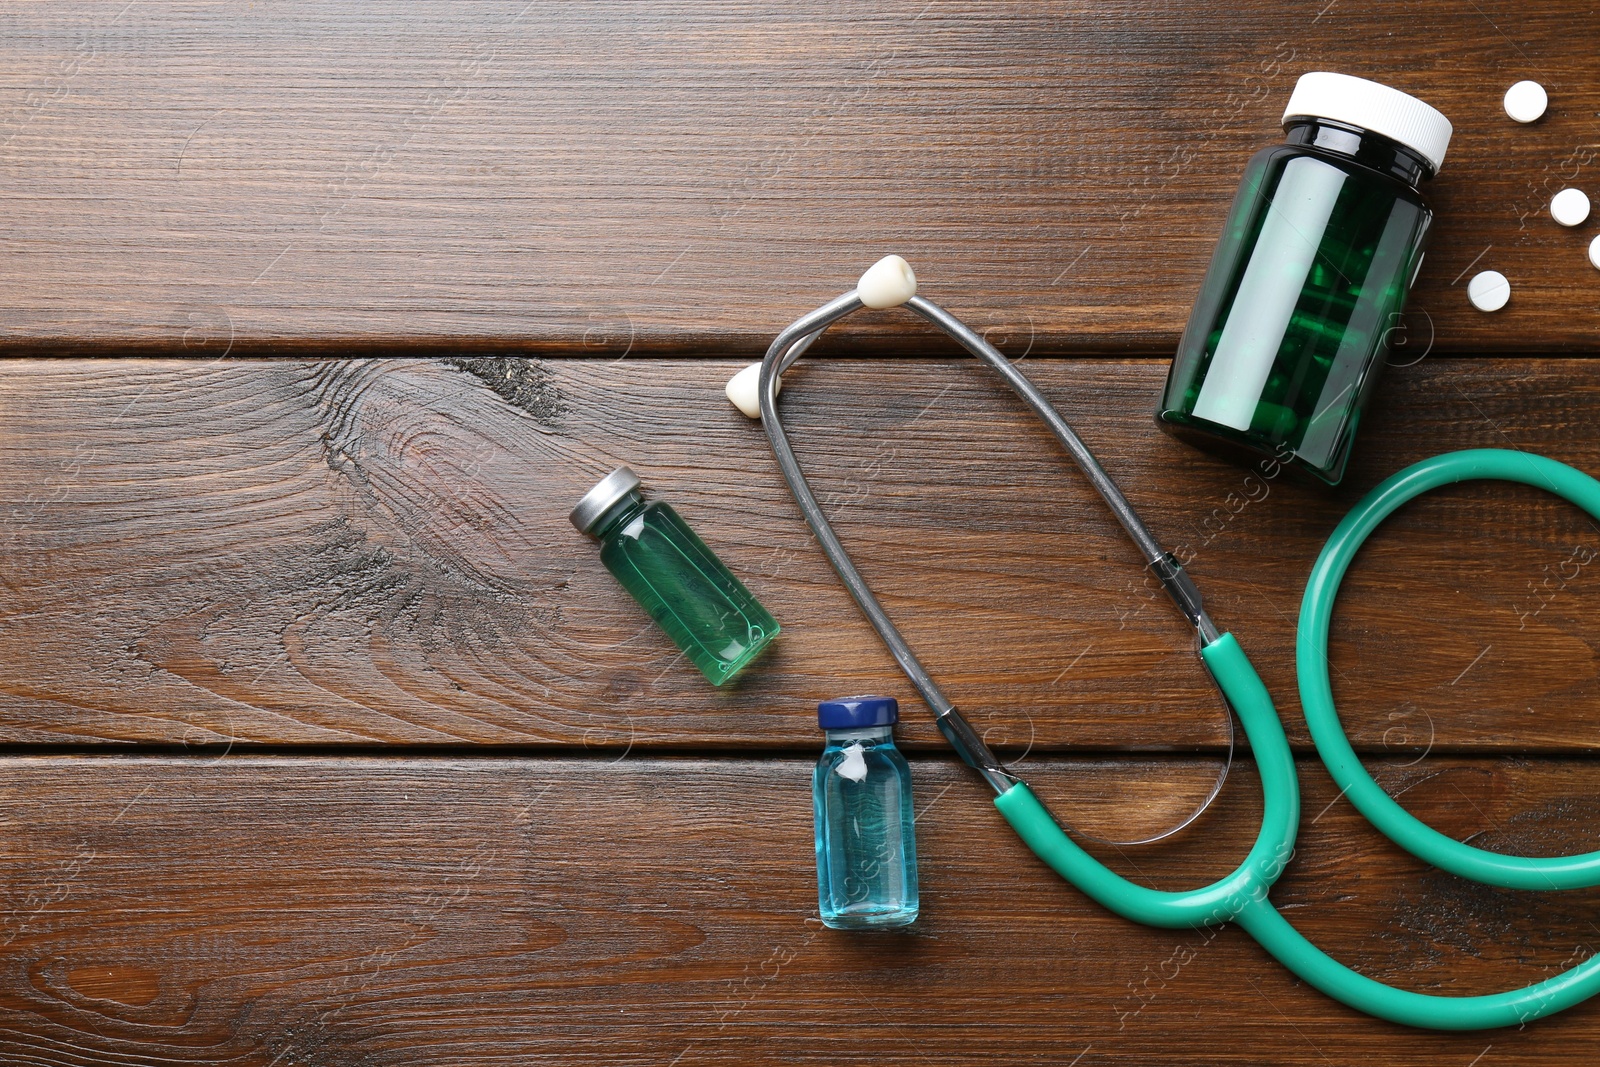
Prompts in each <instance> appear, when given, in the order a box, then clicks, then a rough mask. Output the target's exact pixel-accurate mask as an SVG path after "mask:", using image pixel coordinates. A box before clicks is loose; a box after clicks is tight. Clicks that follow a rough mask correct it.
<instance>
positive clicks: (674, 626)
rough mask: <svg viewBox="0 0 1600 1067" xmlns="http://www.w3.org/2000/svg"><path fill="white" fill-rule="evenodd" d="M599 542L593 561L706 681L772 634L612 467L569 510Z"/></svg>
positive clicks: (742, 592)
mask: <svg viewBox="0 0 1600 1067" xmlns="http://www.w3.org/2000/svg"><path fill="white" fill-rule="evenodd" d="M570 518H571V520H572V525H574V526H576V527H577V528H578V530H579V531H580V532H581V533H585V534H588V535H589V536H590V537H593V538H595V539H596V540H598V541H599V542H600V561H601V562H602V563H604V564H605V565H606V569H607V570H609V571H610V572H611V573H612V574H613V575H615V576H616V579H617V581H619V582H621V583H622V587H623V588H624V589H626V590H627V591H628V592H629V593H631V594H632V595H633V598H634V599H635V600H637V601H638V602H639V604H640V605H641V606H642V607H643V608H644V610H645V611H646V612H647V613H649V615H650V617H651V618H652V619H654V620H655V621H656V623H657V624H658V625H660V627H661V628H662V629H663V630H665V631H666V632H667V636H668V637H670V638H672V640H673V643H674V644H676V645H677V646H678V647H679V648H681V649H682V650H683V651H684V654H685V655H687V656H688V657H689V660H690V661H691V662H692V663H693V664H694V665H695V666H696V667H698V668H700V673H701V674H703V675H705V676H706V679H707V680H708V681H710V682H711V684H712V685H721V684H722V683H723V682H726V681H727V680H728V679H729V678H732V677H733V676H734V674H735V673H737V672H738V670H739V668H741V667H743V666H744V665H745V664H747V663H749V662H750V661H751V660H752V659H754V658H755V657H756V655H757V653H759V652H760V651H761V650H762V649H763V648H765V647H766V646H767V644H768V643H769V642H771V641H772V639H773V638H774V637H776V636H777V635H778V623H777V621H776V620H774V619H773V617H772V616H771V614H769V613H768V612H767V609H766V608H764V607H762V606H761V604H760V603H759V602H758V601H757V600H756V598H755V597H754V596H752V595H751V593H750V590H748V589H746V588H745V587H744V583H743V582H741V581H739V579H737V578H735V577H734V576H733V574H732V572H730V571H729V570H728V568H727V567H725V566H724V565H723V563H722V561H721V560H720V559H718V558H717V557H716V555H715V554H714V553H713V552H712V551H711V549H709V548H707V547H706V544H705V542H704V541H702V540H700V538H699V537H698V536H696V535H695V532H694V531H693V530H691V529H690V528H689V524H688V523H686V522H684V521H683V519H682V517H681V516H679V514H678V513H677V512H676V511H674V510H673V509H672V507H671V506H670V505H668V504H664V503H662V502H660V501H657V500H652V501H649V502H646V501H645V499H644V498H643V497H642V496H641V495H640V494H639V476H638V475H637V474H635V473H633V471H631V470H629V469H628V468H627V467H618V468H617V469H616V470H614V471H612V472H611V473H610V474H608V475H606V476H605V477H604V478H603V479H601V480H600V483H599V484H598V485H596V486H595V487H594V488H593V489H591V490H589V492H588V493H586V494H584V497H583V499H582V500H580V501H578V506H577V507H575V508H573V509H572V514H571V516H570Z"/></svg>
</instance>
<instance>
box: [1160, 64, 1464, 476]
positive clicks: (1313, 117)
mask: <svg viewBox="0 0 1600 1067" xmlns="http://www.w3.org/2000/svg"><path fill="white" fill-rule="evenodd" d="M1283 125H1284V129H1285V130H1286V132H1287V137H1286V139H1285V143H1283V144H1281V145H1277V146H1274V147H1272V148H1266V149H1263V150H1262V151H1260V152H1258V153H1256V155H1255V156H1254V158H1252V159H1251V160H1250V163H1249V165H1248V166H1247V167H1246V168H1245V173H1244V179H1243V181H1242V183H1241V185H1240V188H1239V192H1238V195H1237V196H1236V197H1235V198H1234V201H1233V208H1232V210H1231V211H1230V212H1229V214H1228V221H1227V224H1226V226H1225V227H1224V229H1223V234H1222V239H1221V241H1220V242H1219V243H1218V244H1217V248H1216V252H1215V253H1214V254H1213V256H1212V258H1211V266H1210V268H1209V269H1208V270H1207V271H1206V275H1205V280H1204V281H1203V282H1202V283H1201V287H1200V295H1199V298H1198V299H1197V300H1196V301H1195V304H1194V310H1193V311H1192V313H1191V314H1190V316H1189V324H1188V327H1187V328H1186V329H1185V330H1184V333H1183V339H1182V341H1180V342H1179V345H1178V352H1177V355H1176V356H1175V357H1174V358H1173V361H1172V366H1171V369H1170V370H1169V372H1168V374H1167V384H1166V389H1165V391H1164V392H1163V393H1162V397H1161V404H1160V407H1159V408H1158V410H1157V412H1156V419H1157V422H1158V423H1159V424H1160V426H1161V427H1162V428H1163V429H1165V430H1167V431H1168V432H1169V433H1172V434H1173V435H1174V436H1177V437H1179V438H1182V439H1184V440H1187V441H1190V442H1192V443H1194V444H1196V445H1199V446H1200V447H1202V448H1206V449H1208V450H1211V451H1215V452H1219V453H1221V454H1223V455H1226V456H1228V457H1230V458H1233V459H1236V460H1239V461H1242V462H1245V463H1251V464H1261V463H1263V462H1265V463H1271V464H1274V465H1278V464H1281V465H1282V466H1283V467H1285V468H1287V469H1289V470H1292V471H1298V472H1303V473H1305V474H1309V475H1311V476H1312V477H1314V478H1316V479H1318V480H1320V481H1322V482H1326V483H1328V484H1329V485H1337V484H1338V483H1339V480H1340V478H1342V477H1343V476H1344V470H1345V464H1346V463H1347V462H1348V461H1349V458H1350V445H1351V441H1352V440H1353V438H1354V437H1355V433H1356V427H1357V425H1358V423H1359V422H1360V419H1361V412H1362V409H1363V408H1364V407H1365V405H1366V403H1367V401H1368V399H1369V398H1370V396H1371V394H1372V389H1373V386H1374V385H1375V384H1376V382H1377V380H1378V378H1379V374H1380V372H1381V370H1382V368H1383V365H1384V362H1385V359H1386V357H1387V354H1388V351H1389V347H1390V345H1391V344H1394V343H1396V342H1397V340H1398V337H1399V335H1400V334H1401V331H1402V330H1403V327H1402V326H1401V324H1400V312H1401V310H1402V308H1403V307H1404V306H1405V300H1406V293H1407V291H1408V290H1409V289H1410V288H1411V283H1412V282H1413V281H1415V280H1416V275H1417V271H1418V269H1419V268H1420V267H1421V265H1422V257H1423V245H1424V242H1425V241H1426V239H1427V236H1428V228H1429V226H1430V224H1431V223H1432V221H1433V211H1432V209H1431V208H1430V207H1429V206H1428V203H1427V201H1426V200H1424V199H1423V196H1422V191H1421V185H1422V183H1423V182H1424V181H1426V180H1428V179H1430V178H1432V177H1433V175H1434V174H1435V173H1436V172H1437V171H1438V169H1439V166H1440V164H1441V163H1442V162H1443V161H1444V154H1445V149H1446V148H1447V147H1448V145H1449V143H1450V133H1451V128H1450V122H1449V120H1447V119H1446V118H1445V117H1444V116H1443V115H1441V114H1440V113H1439V112H1438V111H1436V110H1434V109H1433V108H1432V107H1429V106H1428V105H1427V104H1425V103H1423V102H1422V101H1421V100H1418V99H1416V98H1415V97H1411V96H1408V95H1406V94H1405V93H1402V92H1400V91H1399V90H1396V89H1391V88H1389V87H1388V86H1385V85H1379V84H1378V83H1377V82H1371V81H1367V80H1365V79H1362V78H1353V77H1350V76H1348V75H1344V74H1331V73H1327V72H1314V73H1311V74H1306V75H1303V76H1302V77H1301V78H1300V80H1299V82H1298V83H1297V84H1296V85H1295V88H1294V92H1293V93H1291V94H1290V96H1289V104H1288V107H1287V108H1285V109H1284V113H1283ZM1276 470H1277V468H1276V466H1274V468H1273V470H1272V473H1276Z"/></svg>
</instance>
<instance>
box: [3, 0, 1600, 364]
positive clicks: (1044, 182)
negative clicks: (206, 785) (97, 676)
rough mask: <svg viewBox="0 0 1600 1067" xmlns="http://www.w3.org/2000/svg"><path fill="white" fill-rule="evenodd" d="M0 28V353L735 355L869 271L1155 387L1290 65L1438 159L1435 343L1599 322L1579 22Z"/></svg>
mask: <svg viewBox="0 0 1600 1067" xmlns="http://www.w3.org/2000/svg"><path fill="white" fill-rule="evenodd" d="M0 30H3V33H4V38H3V39H4V63H3V64H0V195H3V196H4V202H5V206H6V223H7V225H6V227H5V233H4V235H3V238H0V242H3V243H0V248H3V250H4V253H5V254H4V255H3V256H0V291H3V292H4V293H5V294H6V299H5V301H4V304H5V309H4V312H3V314H0V344H3V345H5V346H10V347H12V348H25V347H30V346H33V347H45V348H50V349H63V348H66V349H77V348H80V347H81V346H83V345H91V346H94V347H97V348H101V349H108V348H117V349H121V350H124V351H125V350H126V348H127V346H129V345H135V344H137V345H146V346H153V347H158V348H160V349H162V350H165V351H168V352H172V351H185V352H189V353H192V354H215V353H217V352H222V351H228V350H230V349H236V350H256V351H260V350H263V349H267V348H272V349H281V348H283V347H285V346H294V347H309V348H319V349H326V348H328V347H329V346H335V347H341V348H342V347H344V346H347V345H349V344H355V343H358V344H376V345H383V344H393V343H404V344H407V345H435V346H444V347H446V348H449V349H452V350H455V349H460V348H461V347H462V346H471V345H479V346H490V347H492V346H496V345H502V344H514V345H516V346H518V347H520V348H524V349H534V350H549V351H559V352H563V353H565V352H569V351H572V350H573V349H574V347H576V348H578V349H580V350H583V351H589V352H594V353H606V354H611V355H619V354H621V353H623V352H626V351H634V352H644V351H657V352H660V351H677V352H685V351H692V352H695V353H702V352H721V353H730V354H732V353H749V352H753V351H755V350H756V349H758V348H759V347H761V346H763V345H765V343H766V339H767V338H769V337H770V336H771V334H772V333H773V332H774V331H776V330H777V329H778V328H779V327H780V326H782V325H783V324H785V323H787V322H789V321H790V320H791V319H792V318H794V317H795V315H796V314H797V313H798V312H799V311H801V310H806V309H809V308H811V307H813V306H815V305H817V304H819V303H821V302H822V300H823V299H825V298H827V297H830V296H832V295H834V294H836V293H838V292H841V291H843V290H844V289H847V288H849V286H850V285H851V284H852V282H853V280H854V279H855V277H856V276H857V275H858V274H859V273H860V272H861V270H862V269H863V268H864V267H865V266H866V265H867V264H869V263H871V262H872V261H873V260H875V259H877V258H878V257H879V256H881V255H882V254H884V253H885V252H887V251H898V252H901V253H903V254H905V255H907V256H909V257H910V258H911V260H912V262H913V263H914V264H915V265H916V266H917V267H918V268H919V270H920V272H921V273H922V275H923V277H924V280H925V288H926V292H927V295H929V296H931V297H933V298H934V299H936V300H940V301H942V302H945V303H947V304H948V305H949V306H950V307H951V308H952V309H954V310H956V311H958V312H960V313H962V314H964V315H967V316H969V317H970V318H972V319H973V320H975V321H978V322H986V321H988V319H989V317H991V316H992V317H993V319H994V321H995V322H1003V323H1005V324H1007V325H1014V324H1017V323H1025V324H1026V328H1027V334H1026V337H1027V342H1026V344H1031V345H1032V349H1033V351H1035V352H1039V353H1045V352H1069V351H1071V352H1077V351H1089V352H1108V351H1113V350H1114V351H1117V352H1125V351H1140V352H1146V353H1162V354H1164V353H1166V352H1169V351H1170V350H1171V349H1172V347H1173V345H1174V343H1175V342H1176V339H1177V336H1178V334H1179V332H1180V331H1181V329H1182V327H1183V323H1184V319H1185V317H1186V315H1187V311H1188V307H1189V304H1190V302H1191V301H1192V300H1193V297H1194V294H1195V292H1196V291H1197V289H1198V287H1199V282H1200V276H1201V274H1202V272H1203V271H1204V269H1205V266H1206V263H1207V261H1208V258H1209V256H1210V251H1211V247H1212V244H1213V242H1214V240H1215V238H1216V236H1217V234H1218V233H1219V232H1220V230H1221V226H1222V220H1223V217H1224V214H1225V213H1226V210H1227V205H1228V202H1229V200H1230V198H1231V197H1232V195H1233V192H1234V189H1235V188H1236V186H1237V183H1238V178H1239V175H1240V173H1241V171H1242V169H1243V167H1244V164H1245V161H1246V160H1247V159H1248V158H1249V157H1250V155H1251V153H1253V152H1255V151H1256V150H1257V149H1259V148H1262V147H1265V146H1267V145H1269V144H1273V143H1275V142H1277V141H1278V140H1280V139H1281V131H1280V129H1279V126H1278V122H1279V117H1280V116H1281V115H1282V112H1283V107H1284V104H1285V102H1286V101H1287V99H1288V95H1289V92H1290V89H1291V88H1292V86H1293V84H1294V80H1295V79H1296V78H1297V77H1298V76H1299V75H1300V74H1302V73H1305V72H1306V71H1310V70H1319V69H1320V70H1335V71H1342V72H1346V73H1350V74H1355V75H1361V76H1369V77H1373V78H1376V79H1378V80H1380V81H1384V82H1387V83H1390V84H1393V85H1395V86H1396V87H1398V88H1400V89H1403V90H1407V91H1411V92H1414V93H1416V94H1417V95H1419V96H1421V97H1423V98H1424V99H1426V100H1428V101H1429V102H1431V103H1433V104H1434V105H1436V106H1438V107H1439V108H1441V109H1442V110H1443V111H1444V112H1445V114H1446V115H1448V117H1449V118H1450V119H1451V120H1452V121H1453V123H1454V124H1455V130H1456V133H1455V138H1454V141H1453V143H1452V145H1451V148H1450V153H1449V157H1448V159H1447V162H1446V164H1445V167H1444V169H1443V170H1442V172H1441V174H1440V176H1439V178H1438V180H1437V181H1435V182H1434V183H1432V186H1431V189H1430V195H1431V196H1432V197H1433V198H1434V199H1435V201H1436V204H1437V207H1438V211H1439V223H1438V227H1437V235H1436V240H1435V242H1434V244H1433V249H1432V251H1431V252H1430V254H1429V255H1428V259H1427V263H1426V265H1425V266H1424V269H1423V274H1422V278H1421V280H1420V282H1419V283H1418V287H1417V292H1416V297H1415V304H1414V308H1415V311H1416V314H1417V315H1418V316H1423V315H1425V316H1426V321H1427V322H1429V323H1431V328H1432V329H1434V330H1436V331H1437V334H1438V336H1439V339H1440V341H1441V342H1442V343H1443V344H1446V345H1448V346H1449V347H1450V348H1451V349H1452V350H1454V351H1467V350H1472V351H1482V352H1495V351H1500V350H1506V349H1510V350H1513V351H1556V350H1565V351H1571V350H1578V349H1582V348H1585V347H1587V346H1589V345H1591V344H1592V341H1593V338H1594V335H1595V330H1596V328H1597V327H1600V300H1597V285H1600V277H1597V276H1596V274H1595V273H1594V270H1593V268H1592V267H1590V266H1589V265H1588V264H1587V263H1586V262H1585V260H1584V246H1585V245H1586V244H1587V242H1588V240H1589V238H1590V237H1591V236H1592V235H1593V232H1594V223H1593V222H1592V221H1591V222H1590V223H1589V224H1588V225H1587V226H1585V227H1582V228H1580V230H1579V231H1576V232H1575V231H1569V230H1565V229H1563V228H1561V227H1559V226H1557V225H1556V224H1555V223H1554V222H1553V221H1552V220H1551V219H1550V218H1549V215H1548V211H1547V205H1548V201H1549V199H1550V197H1551V195H1553V194H1554V193H1555V192H1556V191H1557V190H1559V189H1560V188H1562V187H1563V186H1566V185H1578V186H1580V187H1583V186H1584V185H1585V184H1586V183H1589V182H1592V181H1593V179H1594V176H1595V167H1596V153H1597V151H1600V150H1597V148H1596V145H1595V132H1594V123H1595V115H1596V113H1597V112H1600V83H1597V82H1596V81H1595V79H1594V76H1593V67H1594V41H1595V40H1596V38H1597V37H1600V10H1597V9H1596V8H1595V7H1594V6H1593V5H1592V4H1590V3H1587V2H1582V3H1580V2H1572V0H1566V2H1557V3H1551V4H1542V5H1516V4H1512V3H1509V2H1507V0H1470V2H1468V3H1461V2H1460V0H1414V2H1411V3H1407V4H1405V5H1395V4H1394V3H1392V2H1380V0H1334V2H1332V3H1330V2H1328V0H1309V2H1300V3H1293V4H1266V3H1260V4H1251V5H1237V4H1220V3H1214V2H1210V0H1181V2H1178V3H1170V4H1161V5H1158V6H1152V5H1150V4H1148V3H1141V2H1131V0H1112V2H1105V0H1097V2H1095V3H1086V2H1076V3H1052V4H1035V3H992V4H988V3H986V4H969V3H958V2H955V0H893V2H886V3H879V4H873V5H870V6H867V7H862V6H860V5H844V6H837V7H832V8H828V7H823V8H819V7H818V6H817V5H816V4H812V3H804V2H800V0H783V2H765V3H747V2H742V0H741V2H737V3H734V2H706V0H700V2H694V3H687V4H686V3H683V2H681V0H675V2H672V3H665V2H652V3H631V2H630V3H627V4H601V3H593V2H586V3H573V2H547V0H538V2H533V3H530V2H529V0H454V2H442V0H435V2H429V3H417V2H414V0H382V2H365V0H362V2H358V0H318V2H311V3H300V4H295V5H294V6H293V8H292V9H291V10H280V9H278V8H277V7H276V6H271V7H269V6H264V5H256V4H245V3H238V2H223V3H215V2H209V0H208V2H200V0H184V2H149V0H142V2H129V0H90V2H75V3H66V2H62V0H50V2H32V3H26V4H11V5H7V7H6V9H5V11H4V13H3V14H0ZM1529 77H1531V78H1536V79H1537V80H1539V81H1540V82H1542V83H1543V84H1544V85H1546V86H1547V87H1548V89H1549V92H1550V98H1551V106H1550V111H1549V113H1548V115H1547V116H1546V117H1545V118H1544V119H1543V120H1541V121H1540V122H1538V123H1536V124H1534V125H1532V126H1518V125H1517V124H1515V123H1513V122H1511V120H1510V119H1508V118H1507V117H1506V116H1505V114H1504V112H1503V110H1502V108H1501V103H1500V101H1501V95H1502V94H1503V93H1504V91H1505V89H1506V87H1507V86H1509V85H1510V84H1511V83H1512V82H1515V81H1517V80H1519V79H1522V78H1529ZM1590 191H1591V195H1592V194H1593V192H1594V190H1593V189H1591V190H1590ZM1469 268H1472V269H1477V270H1482V269H1486V268H1494V269H1498V270H1500V271H1502V272H1503V273H1505V274H1506V275H1507V276H1508V277H1509V278H1510V279H1511V281H1512V285H1513V292H1514V295H1513V297H1512V300H1511V304H1510V306H1509V307H1508V308H1506V309H1505V311H1503V312H1501V313H1499V314H1497V315H1483V314H1480V313H1479V312H1476V311H1474V310H1473V309H1472V308H1471V307H1470V306H1469V305H1468V303H1467V301H1466V297H1465V293H1464V289H1465V279H1464V278H1463V277H1460V276H1461V275H1462V274H1463V273H1464V272H1465V271H1466V270H1467V269H1469ZM846 329H847V330H848V331H849V333H850V335H851V336H852V337H854V338H857V339H861V340H868V341H870V343H871V344H872V345H873V347H874V350H876V351H881V352H887V351H892V350H894V351H897V350H902V349H905V348H907V347H911V348H916V347H923V348H926V347H927V343H926V342H925V341H922V342H919V341H918V339H917V338H915V337H911V338H907V337H905V336H904V335H903V334H901V333H900V332H899V331H895V330H891V329H890V328H889V327H888V326H887V325H885V324H883V323H881V322H868V321H864V320H857V321H853V322H852V323H851V324H849V325H848V326H847V327H846ZM1020 343H1021V342H1019V344H1020Z"/></svg>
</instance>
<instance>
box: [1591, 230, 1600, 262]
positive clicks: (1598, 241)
mask: <svg viewBox="0 0 1600 1067" xmlns="http://www.w3.org/2000/svg"><path fill="white" fill-rule="evenodd" d="M1589 262H1590V263H1593V264H1594V269H1595V270H1600V237H1596V238H1595V239H1594V240H1592V241H1590V242H1589Z"/></svg>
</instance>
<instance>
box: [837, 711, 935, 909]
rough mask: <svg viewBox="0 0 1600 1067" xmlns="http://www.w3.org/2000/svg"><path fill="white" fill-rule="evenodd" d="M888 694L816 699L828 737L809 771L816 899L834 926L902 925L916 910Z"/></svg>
mask: <svg viewBox="0 0 1600 1067" xmlns="http://www.w3.org/2000/svg"><path fill="white" fill-rule="evenodd" d="M899 717H900V705H899V704H898V703H897V702H896V701H895V699H894V698H893V697H873V696H860V697H842V698H841V699H839V700H825V701H823V702H822V703H821V704H818V705H817V725H819V726H821V727H822V729H823V731H824V732H825V733H826V735H827V738H828V745H827V747H826V748H825V749H823V751H822V758H821V759H819V760H817V769H816V771H815V773H814V774H813V775H812V778H811V794H812V806H813V809H814V812H815V816H816V833H817V903H818V907H819V909H820V910H821V913H822V922H823V925H825V926H831V927H833V928H834V929H835V930H867V929H878V928H882V927H889V926H905V925H907V924H909V923H912V922H915V921H916V918H917V840H916V836H915V834H914V832H913V828H912V817H913V815H914V811H913V809H912V807H911V768H910V767H908V766H907V765H906V758H905V757H904V756H903V755H901V754H900V750H899V749H898V748H896V747H895V743H894V724H895V722H896V721H897V720H898V719H899Z"/></svg>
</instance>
